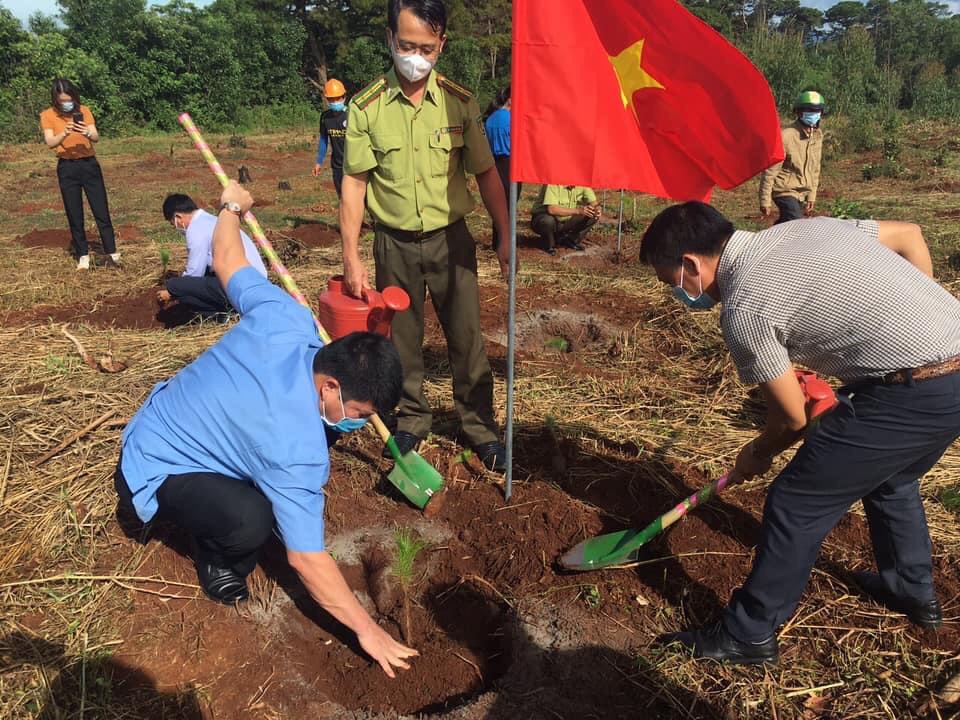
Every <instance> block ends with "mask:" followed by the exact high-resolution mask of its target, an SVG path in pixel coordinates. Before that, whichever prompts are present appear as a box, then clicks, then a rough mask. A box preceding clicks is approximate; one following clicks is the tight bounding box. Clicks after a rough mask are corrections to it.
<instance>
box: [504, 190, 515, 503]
mask: <svg viewBox="0 0 960 720" xmlns="http://www.w3.org/2000/svg"><path fill="white" fill-rule="evenodd" d="M517 200H518V198H517V183H516V182H511V183H510V278H509V281H508V291H507V294H508V297H509V299H508V300H507V432H506V438H505V440H506V445H507V477H506V481H507V483H506V490H505V493H504V495H505V497H506V501H507V502H510V496H511V495H512V494H513V355H514V341H515V339H516V338H515V336H516V315H517Z"/></svg>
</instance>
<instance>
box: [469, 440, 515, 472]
mask: <svg viewBox="0 0 960 720" xmlns="http://www.w3.org/2000/svg"><path fill="white" fill-rule="evenodd" d="M473 451H474V452H475V453H476V454H477V457H478V458H480V462H482V463H483V466H484V467H485V468H487V470H492V471H493V472H498V473H502V472H506V471H507V449H506V448H505V447H504V446H503V443H501V442H498V441H497V440H493V441H491V442H488V443H483V444H481V445H474V446H473Z"/></svg>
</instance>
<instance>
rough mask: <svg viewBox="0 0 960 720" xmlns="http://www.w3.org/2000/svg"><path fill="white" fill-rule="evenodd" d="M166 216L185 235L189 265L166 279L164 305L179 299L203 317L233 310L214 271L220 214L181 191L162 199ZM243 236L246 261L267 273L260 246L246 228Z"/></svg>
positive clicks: (161, 296)
mask: <svg viewBox="0 0 960 720" xmlns="http://www.w3.org/2000/svg"><path fill="white" fill-rule="evenodd" d="M163 217H164V219H165V220H166V221H167V222H168V223H170V224H171V225H173V227H174V228H175V229H176V230H177V231H178V232H181V233H183V235H184V237H185V238H186V242H187V267H186V269H185V270H184V271H183V275H181V276H180V277H173V278H168V279H167V280H166V281H165V283H164V289H163V290H159V291H158V292H157V301H158V302H159V303H160V304H161V305H163V306H167V305H168V304H169V303H171V302H172V301H177V302H178V303H179V304H180V305H183V306H185V307H187V308H189V309H190V310H192V311H193V312H195V313H197V314H198V315H200V316H201V317H211V316H214V315H218V314H222V313H228V312H230V311H231V309H232V308H231V307H230V301H229V300H228V299H227V295H226V293H225V292H224V290H223V287H222V286H221V285H220V281H219V280H217V278H216V276H215V275H214V274H213V253H212V251H211V248H212V246H213V228H214V227H215V226H216V224H217V218H216V217H215V216H214V215H211V214H210V213H208V212H207V211H206V210H201V209H200V208H199V207H197V204H196V203H195V202H194V201H193V199H192V198H191V197H190V196H189V195H183V194H180V193H173V194H171V195H167V197H166V199H165V200H164V201H163ZM240 237H241V239H242V240H243V250H244V253H245V255H246V257H247V262H249V263H250V265H251V267H253V269H254V270H256V271H257V272H258V273H260V274H261V275H263V276H264V277H266V276H267V268H266V267H265V266H264V264H263V259H262V258H261V257H260V253H259V251H258V250H257V246H256V245H254V244H253V240H251V239H250V236H249V235H247V234H246V233H245V232H243V230H241V231H240Z"/></svg>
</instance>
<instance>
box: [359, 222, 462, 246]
mask: <svg viewBox="0 0 960 720" xmlns="http://www.w3.org/2000/svg"><path fill="white" fill-rule="evenodd" d="M465 222H466V221H465V220H464V219H463V218H460V219H459V220H457V221H455V222H452V223H450V224H449V225H444V226H443V227H439V228H434V229H433V230H426V231H424V230H398V229H397V228H392V227H390V226H389V225H384V224H383V223H380V222H378V223H377V224H376V225H375V226H374V229H376V230H380V231H382V232H385V233H386V234H387V235H391V236H393V237H395V238H396V239H397V240H400V241H401V242H410V241H414V240H424V239H426V238H431V237H433V236H434V235H438V234H439V233H442V232H446V231H447V230H449V229H451V228H455V227H457V226H458V225H462V224H463V223H465Z"/></svg>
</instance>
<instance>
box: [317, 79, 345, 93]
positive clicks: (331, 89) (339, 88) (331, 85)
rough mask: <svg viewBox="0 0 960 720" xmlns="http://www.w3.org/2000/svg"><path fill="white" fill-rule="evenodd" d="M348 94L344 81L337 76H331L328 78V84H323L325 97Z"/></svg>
mask: <svg viewBox="0 0 960 720" xmlns="http://www.w3.org/2000/svg"><path fill="white" fill-rule="evenodd" d="M346 94H347V89H346V88H345V87H344V86H343V83H342V82H340V81H339V80H337V79H336V78H330V79H329V80H327V84H326V85H324V86H323V95H324V97H328V98H338V97H343V96H344V95H346Z"/></svg>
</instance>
